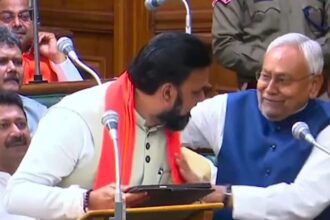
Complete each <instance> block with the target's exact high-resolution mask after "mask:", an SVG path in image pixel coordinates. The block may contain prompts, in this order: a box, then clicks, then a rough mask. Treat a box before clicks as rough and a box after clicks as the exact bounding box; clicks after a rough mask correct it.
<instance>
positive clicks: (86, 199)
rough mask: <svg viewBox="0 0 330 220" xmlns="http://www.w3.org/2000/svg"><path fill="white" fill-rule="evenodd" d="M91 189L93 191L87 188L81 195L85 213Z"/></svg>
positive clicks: (88, 204) (87, 208) (88, 205)
mask: <svg viewBox="0 0 330 220" xmlns="http://www.w3.org/2000/svg"><path fill="white" fill-rule="evenodd" d="M92 191H93V190H92V189H89V190H87V191H86V192H84V195H83V210H84V212H85V213H86V212H88V210H89V207H90V194H91V192H92Z"/></svg>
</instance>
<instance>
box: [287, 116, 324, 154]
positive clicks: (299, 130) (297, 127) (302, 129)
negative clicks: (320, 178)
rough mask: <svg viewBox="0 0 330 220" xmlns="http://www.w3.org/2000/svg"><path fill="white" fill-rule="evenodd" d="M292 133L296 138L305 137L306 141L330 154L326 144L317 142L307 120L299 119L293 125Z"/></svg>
mask: <svg viewBox="0 0 330 220" xmlns="http://www.w3.org/2000/svg"><path fill="white" fill-rule="evenodd" d="M292 135H293V137H294V138H296V139H303V140H305V141H306V142H308V143H310V144H312V145H314V146H315V147H317V148H318V149H320V150H321V151H323V152H324V153H326V154H328V155H330V151H329V150H328V149H327V148H325V147H324V146H322V145H320V144H319V143H317V142H316V140H315V139H314V137H313V135H312V134H311V132H310V130H309V127H308V125H307V124H306V123H305V122H302V121H299V122H296V123H295V124H294V125H293V126H292Z"/></svg>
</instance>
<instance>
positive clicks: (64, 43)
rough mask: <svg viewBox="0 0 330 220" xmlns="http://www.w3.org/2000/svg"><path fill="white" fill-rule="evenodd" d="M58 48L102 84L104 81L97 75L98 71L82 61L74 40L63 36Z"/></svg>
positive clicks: (58, 42)
mask: <svg viewBox="0 0 330 220" xmlns="http://www.w3.org/2000/svg"><path fill="white" fill-rule="evenodd" d="M57 49H58V50H59V51H60V52H62V53H64V54H65V55H66V56H68V57H69V58H70V59H71V60H72V61H73V62H74V63H76V64H77V65H78V66H80V67H81V68H83V69H84V70H85V71H87V72H88V73H89V74H90V75H91V76H92V77H93V78H94V79H95V80H96V82H97V84H98V85H101V84H102V82H101V80H100V77H99V76H98V75H97V73H95V72H94V70H92V69H91V68H90V67H88V66H87V65H85V64H84V63H83V62H81V61H80V59H79V57H78V55H77V53H76V52H75V50H74V47H73V43H72V40H71V39H70V38H68V37H61V38H60V39H58V40H57Z"/></svg>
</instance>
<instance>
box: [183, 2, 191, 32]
mask: <svg viewBox="0 0 330 220" xmlns="http://www.w3.org/2000/svg"><path fill="white" fill-rule="evenodd" d="M182 3H183V4H184V6H185V8H186V28H185V31H186V33H187V34H191V10H190V6H189V0H182Z"/></svg>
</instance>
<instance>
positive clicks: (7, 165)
mask: <svg viewBox="0 0 330 220" xmlns="http://www.w3.org/2000/svg"><path fill="white" fill-rule="evenodd" d="M29 144H30V134H29V130H28V126H27V121H26V114H25V113H24V109H23V103H22V101H21V99H20V97H19V96H18V94H17V93H13V92H0V219H3V220H28V219H32V218H28V217H23V216H17V215H11V214H9V213H7V212H6V211H5V210H4V208H3V204H2V198H3V193H4V190H5V188H6V185H7V182H8V180H9V178H10V176H11V175H13V173H14V172H15V171H16V169H17V167H18V165H19V164H20V162H21V160H22V158H23V157H24V155H25V152H26V150H27V149H28V146H29Z"/></svg>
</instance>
